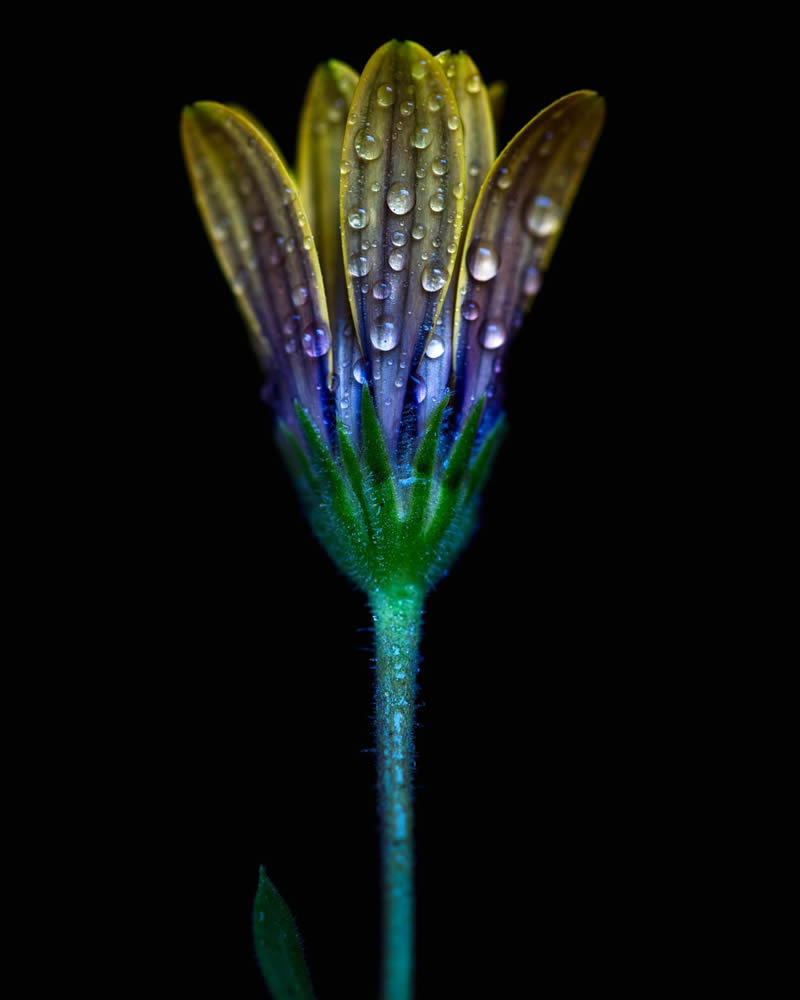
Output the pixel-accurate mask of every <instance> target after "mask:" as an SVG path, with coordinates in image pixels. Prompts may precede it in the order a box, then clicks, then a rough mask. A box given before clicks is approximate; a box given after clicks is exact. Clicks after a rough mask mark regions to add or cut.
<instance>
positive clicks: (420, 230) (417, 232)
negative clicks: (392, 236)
mask: <svg viewBox="0 0 800 1000" xmlns="http://www.w3.org/2000/svg"><path fill="white" fill-rule="evenodd" d="M411 235H412V236H413V237H414V239H415V240H421V239H422V237H423V236H424V235H425V227H424V226H423V225H422V223H421V222H418V223H417V224H416V226H414V228H413V229H412V230H411Z"/></svg>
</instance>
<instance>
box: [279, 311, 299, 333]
mask: <svg viewBox="0 0 800 1000" xmlns="http://www.w3.org/2000/svg"><path fill="white" fill-rule="evenodd" d="M299 319H300V317H299V316H294V315H293V316H287V317H286V319H285V320H284V321H283V325H282V326H281V330H282V331H283V335H284V337H293V336H294V335H295V334H296V333H297V323H298V321H299Z"/></svg>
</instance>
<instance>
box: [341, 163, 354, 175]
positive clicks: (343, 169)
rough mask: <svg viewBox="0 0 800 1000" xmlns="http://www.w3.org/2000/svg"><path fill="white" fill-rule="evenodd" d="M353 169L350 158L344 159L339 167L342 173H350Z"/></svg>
mask: <svg viewBox="0 0 800 1000" xmlns="http://www.w3.org/2000/svg"><path fill="white" fill-rule="evenodd" d="M352 169H353V164H352V163H351V162H350V161H349V160H342V165H341V166H340V167H339V173H340V174H349V173H350V171H351V170H352Z"/></svg>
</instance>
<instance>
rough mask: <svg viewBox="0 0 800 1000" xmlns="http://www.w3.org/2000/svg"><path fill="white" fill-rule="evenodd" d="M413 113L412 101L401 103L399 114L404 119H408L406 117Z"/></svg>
mask: <svg viewBox="0 0 800 1000" xmlns="http://www.w3.org/2000/svg"><path fill="white" fill-rule="evenodd" d="M413 111H414V102H413V101H403V103H402V104H401V105H400V114H401V115H403V116H404V117H405V118H408V116H409V115H410V114H412V113H413Z"/></svg>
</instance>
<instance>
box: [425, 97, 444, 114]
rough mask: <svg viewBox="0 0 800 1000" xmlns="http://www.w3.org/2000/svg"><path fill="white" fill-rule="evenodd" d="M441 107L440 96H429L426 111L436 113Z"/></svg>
mask: <svg viewBox="0 0 800 1000" xmlns="http://www.w3.org/2000/svg"><path fill="white" fill-rule="evenodd" d="M441 106H442V95H441V94H431V96H430V98H429V99H428V110H429V111H438V110H439V109H440V108H441Z"/></svg>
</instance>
